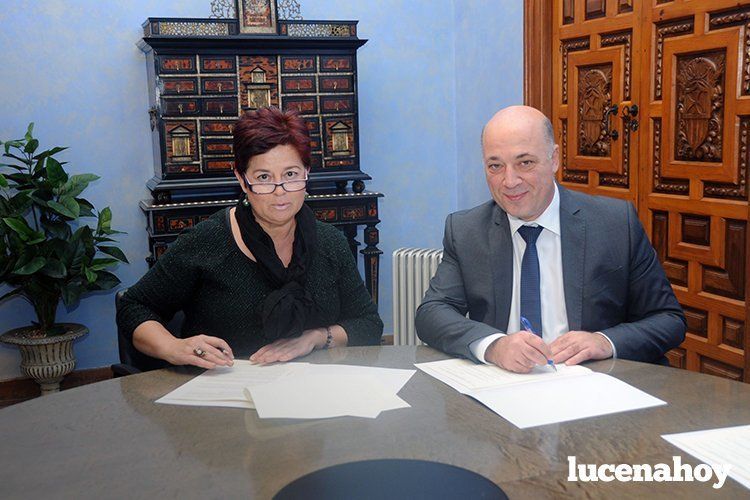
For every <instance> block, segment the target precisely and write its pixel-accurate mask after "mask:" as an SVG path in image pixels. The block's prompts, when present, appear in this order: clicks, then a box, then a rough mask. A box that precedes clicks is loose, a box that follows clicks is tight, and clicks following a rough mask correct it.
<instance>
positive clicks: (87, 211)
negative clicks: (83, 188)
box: [75, 198, 96, 217]
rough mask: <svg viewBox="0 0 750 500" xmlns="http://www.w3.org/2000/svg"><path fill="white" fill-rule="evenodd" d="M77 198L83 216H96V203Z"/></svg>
mask: <svg viewBox="0 0 750 500" xmlns="http://www.w3.org/2000/svg"><path fill="white" fill-rule="evenodd" d="M75 200H76V201H77V202H78V206H80V207H81V217H94V216H95V215H96V214H95V213H94V205H92V204H91V202H89V201H88V200H86V199H84V198H76V199H75Z"/></svg>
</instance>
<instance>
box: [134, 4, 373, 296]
mask: <svg viewBox="0 0 750 500" xmlns="http://www.w3.org/2000/svg"><path fill="white" fill-rule="evenodd" d="M356 26H357V23H356V21H279V24H278V29H279V34H278V35H247V34H239V33H238V31H239V30H238V23H237V20H236V19H171V18H149V19H148V20H147V21H146V22H145V23H144V24H143V30H144V38H143V40H142V41H141V42H140V44H139V47H140V48H141V50H143V52H144V53H145V55H146V61H147V69H148V82H149V100H150V109H149V115H150V124H151V131H152V143H153V153H154V177H153V178H152V179H151V180H149V181H148V183H147V186H148V188H149V190H150V191H151V193H152V195H153V196H152V199H151V200H144V201H143V202H141V208H142V210H143V211H144V213H145V214H146V217H147V222H148V225H147V227H148V235H149V245H150V251H151V256H150V257H149V260H150V263H153V262H155V261H156V259H158V258H159V256H160V255H161V254H162V253H163V252H164V250H165V249H166V248H167V246H168V245H169V244H170V243H171V242H172V241H173V240H174V239H175V238H176V237H177V235H178V234H179V232H180V231H182V230H183V229H185V228H187V227H191V226H193V225H194V224H197V223H198V222H200V221H201V220H203V219H205V218H207V217H208V216H210V215H211V214H212V213H213V212H215V211H216V210H219V209H222V208H224V207H227V206H230V205H232V204H234V203H236V201H237V199H238V197H239V196H240V193H241V190H240V187H239V184H238V182H237V180H236V178H235V177H234V175H233V168H234V152H233V150H232V148H233V146H232V127H233V126H234V123H235V122H236V120H237V119H238V117H239V116H240V115H241V114H242V113H244V112H246V111H248V110H253V109H257V108H259V107H263V106H268V105H271V106H278V107H280V108H281V109H283V110H290V109H293V110H297V111H298V112H299V113H300V115H301V116H302V117H303V119H304V120H305V123H306V124H307V127H308V130H309V133H310V138H311V145H312V166H311V173H310V182H309V185H308V196H307V201H306V202H307V203H308V205H309V206H310V207H311V208H312V209H313V211H314V213H315V215H316V217H317V218H318V219H320V220H323V221H326V222H329V223H332V224H334V225H335V226H337V227H339V228H340V229H341V230H342V231H343V232H344V233H345V234H346V236H347V238H348V240H349V243H350V246H351V248H352V252H353V253H354V255H355V257H356V249H357V247H358V246H359V242H358V241H357V234H358V228H359V227H361V226H364V231H363V234H364V240H365V244H366V245H365V248H364V249H363V250H361V253H362V254H363V258H364V268H365V283H366V285H367V287H368V289H369V291H370V293H371V294H372V296H373V298H374V299H375V300H376V301H377V296H378V295H377V290H378V268H379V265H378V264H379V258H380V254H381V253H382V252H381V251H380V250H379V249H378V248H377V243H378V229H377V227H376V225H377V224H378V222H380V221H379V219H378V198H379V197H381V196H382V195H381V194H380V193H374V192H369V191H366V190H365V184H364V181H365V180H369V179H370V176H368V175H367V174H365V173H363V172H362V171H361V170H360V167H359V126H358V116H357V49H358V48H359V47H361V46H362V45H364V44H365V43H366V40H361V39H359V38H357V32H356Z"/></svg>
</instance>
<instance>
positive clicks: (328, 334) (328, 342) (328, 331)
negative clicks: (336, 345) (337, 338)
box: [323, 326, 333, 349]
mask: <svg viewBox="0 0 750 500" xmlns="http://www.w3.org/2000/svg"><path fill="white" fill-rule="evenodd" d="M332 345H333V333H332V332H331V327H330V326H327V327H326V343H325V345H324V346H323V349H328V348H329V347H331V346H332Z"/></svg>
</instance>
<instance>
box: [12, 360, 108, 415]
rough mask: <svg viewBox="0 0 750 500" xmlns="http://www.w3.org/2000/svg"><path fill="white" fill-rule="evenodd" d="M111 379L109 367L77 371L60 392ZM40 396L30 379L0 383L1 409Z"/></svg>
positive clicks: (37, 388) (64, 383)
mask: <svg viewBox="0 0 750 500" xmlns="http://www.w3.org/2000/svg"><path fill="white" fill-rule="evenodd" d="M110 378H112V370H111V369H110V368H109V366H103V367H101V368H91V369H88V370H76V371H74V372H73V373H71V374H69V375H67V376H66V377H65V378H64V379H63V381H62V383H61V384H60V390H62V391H64V390H66V389H70V388H72V387H78V386H79V385H86V384H92V383H94V382H99V381H101V380H107V379H110ZM40 394H41V390H40V389H39V384H37V383H36V382H34V381H33V380H31V379H30V378H22V377H19V378H14V379H10V380H4V381H2V382H0V407H3V406H9V405H12V404H15V403H20V402H21V401H26V400H29V399H33V398H36V397H39V396H40Z"/></svg>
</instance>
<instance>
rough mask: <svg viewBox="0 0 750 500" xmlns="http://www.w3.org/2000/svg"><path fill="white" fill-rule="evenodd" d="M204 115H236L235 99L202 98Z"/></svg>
mask: <svg viewBox="0 0 750 500" xmlns="http://www.w3.org/2000/svg"><path fill="white" fill-rule="evenodd" d="M203 115H204V116H236V115H237V99H208V98H206V99H203Z"/></svg>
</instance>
